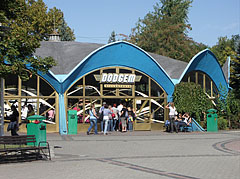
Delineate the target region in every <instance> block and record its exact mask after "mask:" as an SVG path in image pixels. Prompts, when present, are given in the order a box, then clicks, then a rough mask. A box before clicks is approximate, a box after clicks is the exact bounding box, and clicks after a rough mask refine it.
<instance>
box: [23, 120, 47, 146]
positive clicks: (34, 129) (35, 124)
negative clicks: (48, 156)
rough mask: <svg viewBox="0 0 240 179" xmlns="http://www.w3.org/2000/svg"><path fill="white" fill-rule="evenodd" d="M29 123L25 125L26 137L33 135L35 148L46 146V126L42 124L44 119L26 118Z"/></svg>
mask: <svg viewBox="0 0 240 179" xmlns="http://www.w3.org/2000/svg"><path fill="white" fill-rule="evenodd" d="M27 119H28V120H29V121H30V123H28V124H27V135H35V137H36V146H38V145H39V143H40V142H42V143H40V146H46V145H47V144H46V141H47V132H46V124H45V123H44V122H43V120H45V119H46V118H45V117H43V116H39V115H33V116H29V117H28V118H27ZM28 145H32V146H33V145H34V144H33V143H28Z"/></svg>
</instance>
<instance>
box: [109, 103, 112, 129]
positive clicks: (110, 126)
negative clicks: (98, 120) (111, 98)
mask: <svg viewBox="0 0 240 179" xmlns="http://www.w3.org/2000/svg"><path fill="white" fill-rule="evenodd" d="M108 109H109V110H110V111H111V112H112V114H113V110H112V106H111V105H109V106H108ZM108 131H113V117H112V115H109V123H108Z"/></svg>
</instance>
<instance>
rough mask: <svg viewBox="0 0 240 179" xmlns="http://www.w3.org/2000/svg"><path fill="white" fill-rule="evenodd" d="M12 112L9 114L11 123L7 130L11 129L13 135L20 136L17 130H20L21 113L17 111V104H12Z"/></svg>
mask: <svg viewBox="0 0 240 179" xmlns="http://www.w3.org/2000/svg"><path fill="white" fill-rule="evenodd" d="M11 110H12V114H11V115H10V116H9V118H8V119H9V120H10V123H9V125H8V128H7V131H10V130H11V135H12V136H18V133H17V130H18V127H19V125H18V116H19V113H18V111H17V108H16V106H14V105H12V106H11Z"/></svg>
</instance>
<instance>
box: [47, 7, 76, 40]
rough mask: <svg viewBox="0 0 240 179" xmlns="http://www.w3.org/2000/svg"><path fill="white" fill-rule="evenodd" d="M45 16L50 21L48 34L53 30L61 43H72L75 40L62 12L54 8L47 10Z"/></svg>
mask: <svg viewBox="0 0 240 179" xmlns="http://www.w3.org/2000/svg"><path fill="white" fill-rule="evenodd" d="M47 15H48V18H49V19H50V26H49V27H50V29H49V31H48V33H52V32H53V30H57V32H58V33H59V35H60V39H61V41H74V40H75V39H76V37H75V35H74V31H73V30H72V29H71V28H70V27H69V26H68V25H67V22H66V21H65V19H64V15H63V12H62V11H61V10H60V9H57V8H56V7H54V8H52V9H49V12H48V13H47ZM47 39H48V36H47Z"/></svg>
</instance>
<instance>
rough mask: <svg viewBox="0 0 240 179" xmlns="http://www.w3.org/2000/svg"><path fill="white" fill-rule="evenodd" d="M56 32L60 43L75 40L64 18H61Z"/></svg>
mask: <svg viewBox="0 0 240 179" xmlns="http://www.w3.org/2000/svg"><path fill="white" fill-rule="evenodd" d="M58 32H59V35H60V39H61V41H74V40H75V39H76V37H75V36H74V33H73V31H72V30H71V29H70V27H68V26H67V23H66V21H65V19H64V18H62V23H61V25H60V26H58Z"/></svg>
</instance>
